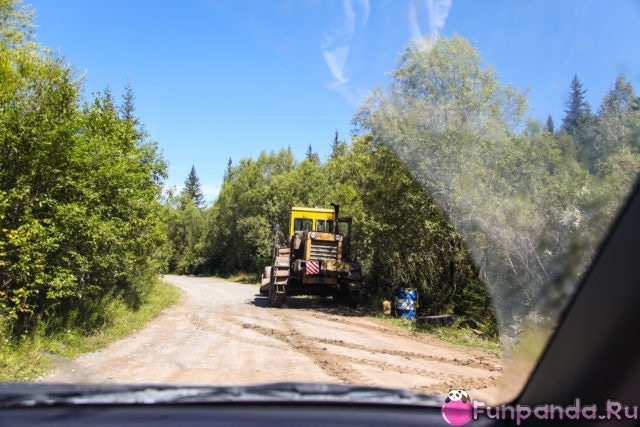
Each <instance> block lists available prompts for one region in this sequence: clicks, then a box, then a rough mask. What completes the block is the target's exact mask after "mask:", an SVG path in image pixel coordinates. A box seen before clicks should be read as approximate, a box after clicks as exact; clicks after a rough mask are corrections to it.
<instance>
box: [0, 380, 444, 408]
mask: <svg viewBox="0 0 640 427" xmlns="http://www.w3.org/2000/svg"><path fill="white" fill-rule="evenodd" d="M225 402H260V403H268V402H277V403H286V402H296V403H298V402H303V403H314V402H321V403H353V404H388V405H418V406H439V405H441V404H442V398H439V397H436V396H431V395H426V394H419V393H414V392H412V391H409V390H401V389H388V388H382V387H367V386H348V385H341V384H326V383H272V384H261V385H252V386H215V387H210V386H196V385H192V386H173V385H172V386H165V385H108V386H107V385H104V386H82V385H72V384H12V385H9V384H0V408H2V407H5V408H6V407H20V406H58V405H112V404H122V405H134V404H135V405H145V404H174V403H225Z"/></svg>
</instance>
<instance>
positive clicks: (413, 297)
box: [396, 288, 418, 319]
mask: <svg viewBox="0 0 640 427" xmlns="http://www.w3.org/2000/svg"><path fill="white" fill-rule="evenodd" d="M417 305H418V290H417V289H405V288H398V290H397V292H396V317H403V318H405V319H415V318H416V306H417Z"/></svg>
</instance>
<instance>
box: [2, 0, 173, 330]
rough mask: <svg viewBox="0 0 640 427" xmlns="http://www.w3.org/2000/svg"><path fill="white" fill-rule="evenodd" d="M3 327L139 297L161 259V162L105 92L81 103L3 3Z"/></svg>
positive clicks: (71, 82) (26, 25)
mask: <svg viewBox="0 0 640 427" xmlns="http://www.w3.org/2000/svg"><path fill="white" fill-rule="evenodd" d="M0 17H1V22H0V23H1V25H2V33H1V34H2V35H1V36H0V74H2V80H3V90H2V91H0V327H1V328H2V329H3V330H4V331H6V332H8V333H9V334H10V335H13V336H16V335H19V334H21V333H23V332H26V331H28V330H30V329H32V328H33V327H34V326H35V325H36V324H37V323H38V322H41V321H48V319H53V318H56V317H64V315H65V313H68V312H69V311H70V310H72V309H78V308H80V310H82V307H83V306H91V305H92V303H91V301H92V300H95V299H101V298H104V297H105V296H106V295H111V296H112V297H116V296H117V297H118V298H123V300H125V301H126V302H127V303H128V304H130V305H132V306H135V305H136V304H138V303H139V301H140V298H142V297H143V296H144V294H145V286H146V284H147V283H149V280H152V279H153V277H154V276H155V275H156V274H157V272H158V271H159V270H160V268H161V266H162V265H163V263H164V261H163V259H162V258H163V256H162V255H161V250H162V247H163V245H164V242H165V241H166V234H165V231H164V226H163V224H162V222H161V217H160V210H161V205H160V204H159V201H158V195H159V191H160V188H161V181H162V179H163V177H164V175H165V169H166V166H165V164H164V161H163V160H162V159H161V158H160V156H159V155H158V153H157V150H156V147H155V145H154V144H153V143H151V142H149V141H148V139H147V135H146V133H145V132H144V130H143V128H142V126H141V125H140V124H139V123H138V121H137V119H136V118H135V117H134V115H133V113H134V107H133V104H132V100H133V95H132V92H131V89H130V88H128V89H127V91H126V94H125V103H124V105H123V106H122V107H119V106H117V105H116V104H115V102H114V101H113V99H112V95H111V93H110V92H109V91H106V92H105V93H98V94H95V95H94V98H93V100H92V101H90V102H87V103H81V101H80V99H81V98H80V96H81V94H80V81H79V80H78V79H76V77H75V76H74V73H73V71H72V69H71V68H70V67H69V66H68V65H67V64H66V61H65V60H64V59H63V58H61V57H58V56H56V55H54V54H52V53H50V52H49V51H47V50H46V49H44V48H42V47H40V46H38V45H37V44H36V43H35V42H34V35H33V34H32V32H31V30H30V25H31V24H30V13H29V12H28V11H27V10H25V9H24V8H23V7H22V6H21V5H20V3H18V2H17V1H12V0H11V1H10V0H7V1H3V2H2V3H0Z"/></svg>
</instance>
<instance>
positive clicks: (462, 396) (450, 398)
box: [444, 389, 471, 403]
mask: <svg viewBox="0 0 640 427" xmlns="http://www.w3.org/2000/svg"><path fill="white" fill-rule="evenodd" d="M470 400H471V399H470V398H469V393H467V392H466V391H465V390H463V389H451V390H449V393H448V394H447V398H446V399H444V403H449V402H458V401H460V402H462V403H467V402H469V401H470Z"/></svg>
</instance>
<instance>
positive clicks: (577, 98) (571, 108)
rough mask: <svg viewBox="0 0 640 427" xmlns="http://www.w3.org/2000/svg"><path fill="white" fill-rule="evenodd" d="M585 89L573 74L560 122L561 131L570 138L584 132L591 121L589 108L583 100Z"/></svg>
mask: <svg viewBox="0 0 640 427" xmlns="http://www.w3.org/2000/svg"><path fill="white" fill-rule="evenodd" d="M586 93H587V90H586V89H583V88H582V83H581V82H580V80H579V79H578V75H577V74H575V75H574V76H573V79H572V80H571V92H570V94H569V101H568V102H567V107H568V109H567V110H564V112H565V113H566V115H565V117H564V119H563V120H562V130H564V131H565V132H566V133H568V134H569V135H571V136H576V135H578V134H580V133H581V132H583V131H584V130H585V127H586V126H587V125H588V124H589V122H590V120H591V107H590V106H589V103H588V102H587V100H586V99H585V94H586Z"/></svg>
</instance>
